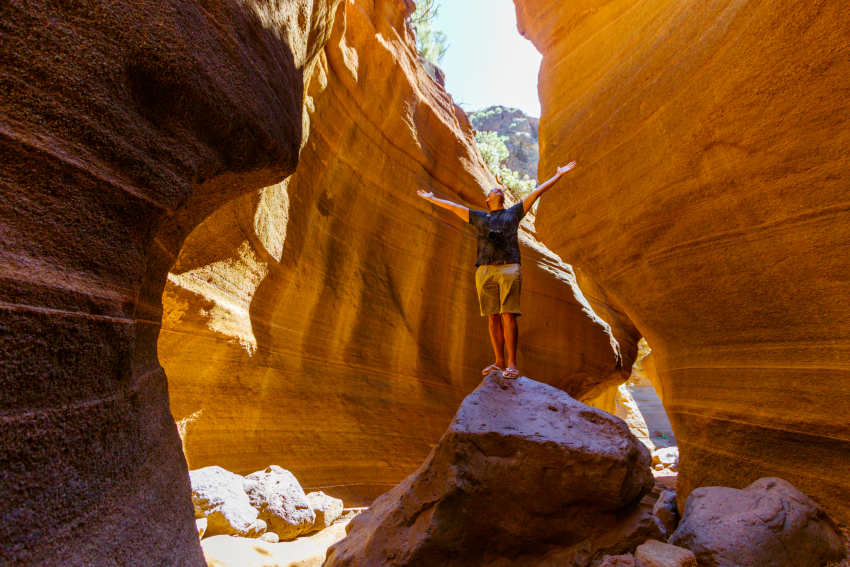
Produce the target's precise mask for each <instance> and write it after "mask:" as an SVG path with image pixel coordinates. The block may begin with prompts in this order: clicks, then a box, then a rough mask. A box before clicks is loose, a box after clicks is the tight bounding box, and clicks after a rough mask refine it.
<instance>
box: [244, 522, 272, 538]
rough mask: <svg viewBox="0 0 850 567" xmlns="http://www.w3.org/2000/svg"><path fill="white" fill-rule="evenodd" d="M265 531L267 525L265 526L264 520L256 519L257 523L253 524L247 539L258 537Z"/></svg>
mask: <svg viewBox="0 0 850 567" xmlns="http://www.w3.org/2000/svg"><path fill="white" fill-rule="evenodd" d="M267 529H268V524H266V522H265V520H261V519H259V518H257V521H256V522H255V523H254V529H252V530H251V531H250V532H249V533H248V537H260V536H261V535H263V534H265V533H266V530H267Z"/></svg>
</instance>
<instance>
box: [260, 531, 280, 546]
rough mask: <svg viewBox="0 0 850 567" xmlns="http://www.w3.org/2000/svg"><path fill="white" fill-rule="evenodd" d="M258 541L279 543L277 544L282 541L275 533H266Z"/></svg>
mask: <svg viewBox="0 0 850 567" xmlns="http://www.w3.org/2000/svg"><path fill="white" fill-rule="evenodd" d="M258 539H261V540H263V541H267V542H269V543H277V542H279V541H280V537H278V535H277V534H276V533H274V532H266V533H264V534H263V535H261V536H260V537H259V538H258Z"/></svg>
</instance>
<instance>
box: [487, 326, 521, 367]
mask: <svg viewBox="0 0 850 567" xmlns="http://www.w3.org/2000/svg"><path fill="white" fill-rule="evenodd" d="M501 326H502V328H503V331H502V333H503V335H504V337H505V339H504V340H505V345H507V347H508V369H511V370H516V343H517V337H518V336H519V326H518V325H517V322H516V315H515V314H513V313H502V325H501ZM491 328H492V325H491Z"/></svg>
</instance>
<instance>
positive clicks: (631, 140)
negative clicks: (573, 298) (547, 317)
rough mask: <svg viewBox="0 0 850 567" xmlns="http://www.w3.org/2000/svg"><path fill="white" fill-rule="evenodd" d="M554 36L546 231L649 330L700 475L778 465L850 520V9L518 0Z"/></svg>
mask: <svg viewBox="0 0 850 567" xmlns="http://www.w3.org/2000/svg"><path fill="white" fill-rule="evenodd" d="M515 5H516V11H517V16H518V27H519V30H520V32H521V33H522V34H523V35H524V36H525V37H527V38H529V39H530V40H531V41H533V42H534V44H535V45H536V46H537V48H538V49H539V50H540V51H541V53H542V54H543V61H542V65H541V69H540V83H539V86H538V90H539V93H540V99H541V104H542V116H541V122H540V124H541V126H540V138H539V142H540V152H541V155H540V172H539V178H540V179H546V178H548V177H549V176H550V175H552V174H553V173H554V172H555V168H556V166H558V165H560V164H562V163H564V162H567V161H569V160H571V159H576V160H578V163H579V167H578V168H577V169H576V170H575V172H574V174H571V175H570V176H569V177H568V178H567V180H566V181H565V183H566V186H565V187H563V188H562V189H563V190H561V191H553V192H551V193H547V194H546V196H545V197H544V199H543V200H542V201H541V203H540V207H539V214H538V218H537V223H536V226H537V229H538V233H539V235H540V236H541V239H542V241H543V242H544V243H545V244H546V245H547V246H549V247H550V248H551V249H552V250H553V251H555V252H556V253H557V254H558V255H559V256H560V257H561V258H562V259H563V260H564V261H565V262H569V263H571V264H575V265H576V266H577V267H578V268H580V269H581V271H582V273H583V274H585V275H586V277H587V278H589V279H590V280H592V281H593V282H594V283H595V284H597V285H598V286H599V288H600V289H601V290H604V293H605V294H606V295H607V296H608V299H609V304H612V305H618V306H621V307H622V309H623V310H624V311H625V313H626V314H627V315H628V316H629V318H630V319H631V320H632V321H633V322H634V324H635V325H636V326H637V328H638V329H639V330H640V332H641V334H642V335H643V336H645V337H646V339H647V341H648V342H649V344H650V345H652V349H653V358H654V363H655V366H656V368H657V371H658V376H659V377H660V381H661V385H662V387H661V388H660V389H659V394H660V395H661V397H662V399H663V400H664V406H665V408H666V410H667V413H668V415H669V416H670V419H671V422H672V425H673V429H674V431H675V435H676V439H677V440H678V445H679V448H680V450H681V455H682V457H681V466H682V468H681V471H680V474H679V480H678V490H679V494H680V496H681V499H680V502H684V501H685V498H686V497H687V495H688V494H689V493H690V492H691V490H693V489H694V488H697V487H700V486H711V485H720V486H730V487H735V488H743V487H745V486H747V485H749V484H750V483H752V482H753V481H755V480H757V479H758V478H761V477H773V476H775V477H780V478H784V479H786V480H788V481H790V482H792V483H793V484H794V486H796V487H797V488H799V489H800V490H802V491H803V492H805V493H806V494H808V495H809V496H811V497H812V498H813V499H814V500H816V501H817V502H819V503H820V504H821V505H823V506H824V508H825V509H826V510H827V511H828V512H830V513H831V514H833V515H834V516H835V517H836V518H837V519H838V520H840V521H841V522H843V523H847V522H850V475H848V474H847V472H846V471H848V470H850V422H849V421H848V420H847V419H846V416H847V415H848V413H850V389H848V387H847V385H848V384H850V302H848V301H847V297H849V296H850V277H848V265H847V258H848V257H850V200H848V199H850V193H848V191H847V161H848V155H850V105H848V104H847V100H848V97H850V83H848V81H847V77H848V76H850V42H848V40H847V38H848V37H850V12H848V10H847V8H846V3H844V2H841V1H839V0H823V1H817V2H807V1H803V0H790V1H787V2H759V1H756V0H649V1H641V2H639V1H637V0H583V1H579V2H561V1H558V0H515Z"/></svg>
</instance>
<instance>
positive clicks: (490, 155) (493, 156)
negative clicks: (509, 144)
mask: <svg viewBox="0 0 850 567" xmlns="http://www.w3.org/2000/svg"><path fill="white" fill-rule="evenodd" d="M475 143H476V144H478V151H479V152H480V153H481V157H483V158H484V163H486V164H487V167H489V168H490V171H492V172H493V175H495V176H497V177H498V175H499V169H500V167H499V166H500V164H501V163H502V161H503V160H505V159H507V157H508V148H506V147H505V142H503V141H502V139H501V138H500V137H499V135H498V134H497V133H496V132H478V134H476V135H475Z"/></svg>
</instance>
